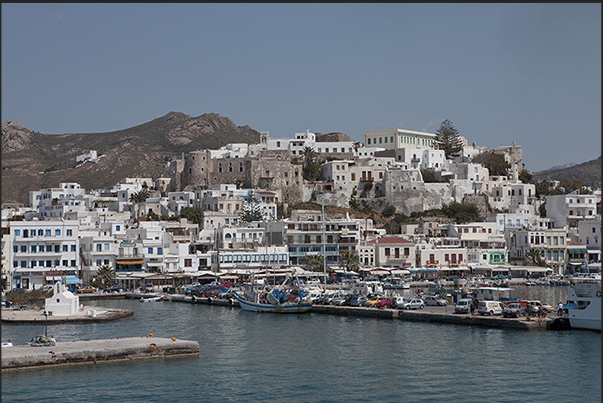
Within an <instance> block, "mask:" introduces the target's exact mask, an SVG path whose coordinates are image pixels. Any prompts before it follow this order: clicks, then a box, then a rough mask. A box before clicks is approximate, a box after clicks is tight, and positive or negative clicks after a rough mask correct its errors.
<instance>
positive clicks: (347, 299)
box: [331, 294, 352, 306]
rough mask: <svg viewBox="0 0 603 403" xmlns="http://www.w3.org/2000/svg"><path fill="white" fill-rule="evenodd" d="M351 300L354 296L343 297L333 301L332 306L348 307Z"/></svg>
mask: <svg viewBox="0 0 603 403" xmlns="http://www.w3.org/2000/svg"><path fill="white" fill-rule="evenodd" d="M351 299H352V294H347V295H341V296H338V297H335V298H333V300H332V301H331V304H332V305H337V306H346V305H350V300H351Z"/></svg>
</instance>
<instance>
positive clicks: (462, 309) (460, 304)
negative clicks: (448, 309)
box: [454, 298, 473, 313]
mask: <svg viewBox="0 0 603 403" xmlns="http://www.w3.org/2000/svg"><path fill="white" fill-rule="evenodd" d="M472 303H473V300H472V299H471V298H462V299H459V300H458V301H457V303H456V305H455V306H454V313H469V312H471V304H472Z"/></svg>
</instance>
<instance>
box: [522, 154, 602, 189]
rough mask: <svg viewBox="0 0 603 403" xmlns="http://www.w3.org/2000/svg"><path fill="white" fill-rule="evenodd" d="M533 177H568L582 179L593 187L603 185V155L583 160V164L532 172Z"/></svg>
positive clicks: (543, 178) (537, 179) (545, 178)
mask: <svg viewBox="0 0 603 403" xmlns="http://www.w3.org/2000/svg"><path fill="white" fill-rule="evenodd" d="M532 177H533V179H534V180H536V181H543V180H561V179H562V178H567V179H573V180H576V179H581V180H583V181H584V182H585V183H586V185H587V186H590V187H592V188H600V187H601V156H599V158H597V159H594V160H591V161H587V162H583V163H581V164H575V165H571V166H569V167H566V168H559V169H548V170H546V171H540V172H536V173H532Z"/></svg>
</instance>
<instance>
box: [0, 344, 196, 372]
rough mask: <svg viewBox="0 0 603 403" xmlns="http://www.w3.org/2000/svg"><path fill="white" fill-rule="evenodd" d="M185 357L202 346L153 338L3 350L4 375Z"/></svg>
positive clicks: (17, 347)
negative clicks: (28, 369)
mask: <svg viewBox="0 0 603 403" xmlns="http://www.w3.org/2000/svg"><path fill="white" fill-rule="evenodd" d="M186 355H199V343H198V342H196V341H189V340H178V339H176V338H159V337H150V336H145V337H128V338H116V339H105V340H84V341H71V342H56V344H55V345H54V346H45V347H34V346H30V345H24V346H14V347H4V348H2V371H5V370H18V369H24V368H42V367H47V366H64V365H73V364H98V363H103V362H111V361H123V360H136V359H152V358H168V357H177V356H186Z"/></svg>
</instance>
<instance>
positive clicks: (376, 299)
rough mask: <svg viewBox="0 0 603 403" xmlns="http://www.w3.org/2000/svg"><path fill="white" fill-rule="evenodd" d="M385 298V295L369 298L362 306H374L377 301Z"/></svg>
mask: <svg viewBox="0 0 603 403" xmlns="http://www.w3.org/2000/svg"><path fill="white" fill-rule="evenodd" d="M386 299H387V297H384V296H379V297H373V298H371V299H369V300H368V301H366V303H365V304H364V306H375V305H377V302H379V301H384V300H386Z"/></svg>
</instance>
